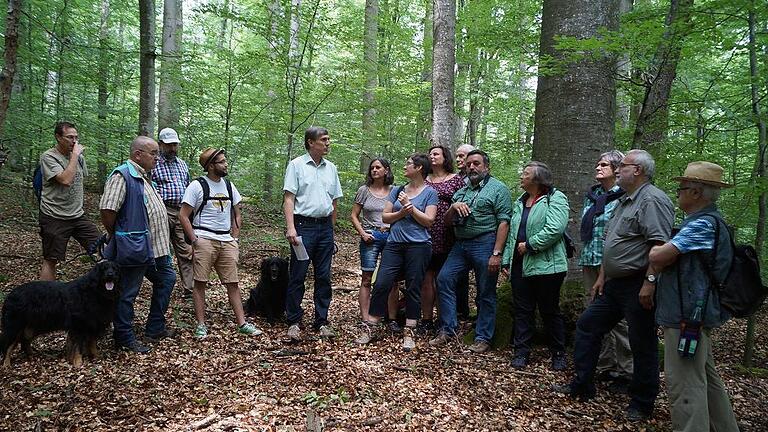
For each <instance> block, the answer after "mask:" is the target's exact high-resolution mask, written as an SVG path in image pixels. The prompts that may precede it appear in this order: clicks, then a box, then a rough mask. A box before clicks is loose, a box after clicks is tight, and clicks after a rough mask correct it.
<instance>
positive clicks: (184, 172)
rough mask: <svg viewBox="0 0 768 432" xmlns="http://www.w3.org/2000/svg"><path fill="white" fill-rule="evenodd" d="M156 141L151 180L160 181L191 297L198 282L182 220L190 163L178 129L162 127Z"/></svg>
mask: <svg viewBox="0 0 768 432" xmlns="http://www.w3.org/2000/svg"><path fill="white" fill-rule="evenodd" d="M157 141H158V144H160V158H159V159H158V161H157V165H156V166H155V168H154V169H153V170H152V180H153V181H154V182H155V183H157V191H158V192H159V193H160V196H161V197H162V198H163V203H165V210H166V213H167V214H168V227H169V228H170V232H171V244H172V245H173V250H174V252H175V254H176V261H177V263H178V265H179V275H180V276H181V283H182V286H183V288H184V297H185V298H191V297H192V289H193V288H194V283H195V282H194V279H193V278H192V248H191V247H190V246H189V244H187V242H185V241H184V230H183V229H182V227H181V224H180V223H179V210H180V209H181V199H182V197H183V196H184V191H185V190H186V189H187V186H188V185H189V167H188V166H187V163H186V162H184V161H183V160H182V159H181V158H179V157H178V156H177V151H178V148H179V134H177V133H176V131H175V130H173V129H171V128H165V129H163V130H161V131H160V134H159V136H158V140H157Z"/></svg>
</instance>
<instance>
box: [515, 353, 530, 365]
mask: <svg viewBox="0 0 768 432" xmlns="http://www.w3.org/2000/svg"><path fill="white" fill-rule="evenodd" d="M526 366H528V355H527V354H515V356H514V357H512V367H513V368H515V369H525V367H526Z"/></svg>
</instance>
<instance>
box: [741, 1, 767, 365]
mask: <svg viewBox="0 0 768 432" xmlns="http://www.w3.org/2000/svg"><path fill="white" fill-rule="evenodd" d="M755 9H756V4H755V0H751V1H750V8H749V15H748V22H749V74H750V78H751V80H750V90H751V98H752V115H753V117H754V118H755V126H757V136H758V143H757V144H758V145H757V162H756V165H757V166H756V168H757V172H756V174H757V175H756V176H755V177H754V178H755V182H756V185H755V187H757V184H762V183H763V181H764V179H765V171H766V160H765V159H766V158H765V152H766V148H768V132H766V124H765V119H764V118H763V116H762V113H761V109H760V91H759V87H758V86H759V85H760V84H759V83H760V76H761V75H760V72H759V70H758V68H759V65H758V63H757V46H756V45H757V41H756V38H755ZM766 195H767V194H766V192H765V190H764V189H763V191H762V192H761V193H760V197H759V198H758V212H757V227H756V229H755V250H756V251H757V255H758V257H760V256H762V253H763V247H764V245H765V223H766V218H768V214H767V213H768V208H766V206H767V205H768V198H767V197H766ZM754 352H755V317H754V316H751V317H750V318H749V320H748V321H747V336H746V339H745V341H744V357H743V358H742V364H743V365H744V366H745V367H752V357H753V356H754Z"/></svg>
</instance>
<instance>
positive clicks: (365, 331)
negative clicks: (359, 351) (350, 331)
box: [355, 321, 381, 345]
mask: <svg viewBox="0 0 768 432" xmlns="http://www.w3.org/2000/svg"><path fill="white" fill-rule="evenodd" d="M380 330H381V325H380V324H379V323H372V322H365V321H364V322H363V323H361V324H360V334H359V335H358V336H357V338H355V343H356V344H359V345H365V344H368V343H371V342H373V341H375V340H378V339H379V338H381V334H380V333H381V331H380Z"/></svg>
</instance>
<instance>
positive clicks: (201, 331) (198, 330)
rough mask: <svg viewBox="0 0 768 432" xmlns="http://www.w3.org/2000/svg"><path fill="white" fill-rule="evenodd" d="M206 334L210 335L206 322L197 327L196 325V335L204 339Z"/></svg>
mask: <svg viewBox="0 0 768 432" xmlns="http://www.w3.org/2000/svg"><path fill="white" fill-rule="evenodd" d="M206 336H208V327H206V326H205V324H198V325H197V327H195V337H196V338H198V339H202V338H204V337H206Z"/></svg>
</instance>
